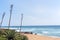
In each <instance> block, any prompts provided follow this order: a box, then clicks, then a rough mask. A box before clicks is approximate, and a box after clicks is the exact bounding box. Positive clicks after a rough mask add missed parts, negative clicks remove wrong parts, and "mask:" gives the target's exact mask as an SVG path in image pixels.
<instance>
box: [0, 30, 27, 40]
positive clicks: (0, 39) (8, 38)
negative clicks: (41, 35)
mask: <svg viewBox="0 0 60 40" xmlns="http://www.w3.org/2000/svg"><path fill="white" fill-rule="evenodd" d="M0 40H28V38H27V37H26V36H24V35H21V34H20V33H17V32H15V30H0Z"/></svg>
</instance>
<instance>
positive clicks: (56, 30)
mask: <svg viewBox="0 0 60 40" xmlns="http://www.w3.org/2000/svg"><path fill="white" fill-rule="evenodd" d="M19 27H20V26H10V29H15V30H16V31H17V32H19ZM2 28H6V29H7V28H8V26H2ZM21 31H22V32H33V33H37V34H38V35H44V36H55V37H60V25H59V26H57V25H55V26H22V27H21Z"/></svg>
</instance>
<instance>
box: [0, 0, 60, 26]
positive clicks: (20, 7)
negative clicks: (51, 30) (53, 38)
mask: <svg viewBox="0 0 60 40" xmlns="http://www.w3.org/2000/svg"><path fill="white" fill-rule="evenodd" d="M11 4H13V11H12V18H11V24H10V25H11V26H19V25H20V24H21V14H22V13H23V25H24V26H25V25H26V26H27V25H60V0H0V22H1V19H2V14H3V13H4V12H5V17H4V20H3V24H2V26H8V23H9V17H10V16H9V15H10V5H11Z"/></svg>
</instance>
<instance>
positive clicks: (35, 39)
mask: <svg viewBox="0 0 60 40" xmlns="http://www.w3.org/2000/svg"><path fill="white" fill-rule="evenodd" d="M24 35H26V36H27V37H28V40H60V38H52V37H47V36H40V35H33V34H24Z"/></svg>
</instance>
